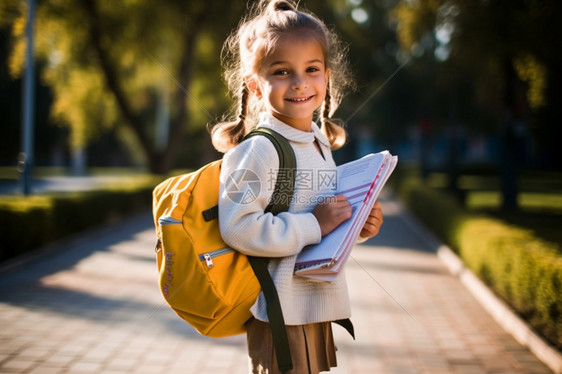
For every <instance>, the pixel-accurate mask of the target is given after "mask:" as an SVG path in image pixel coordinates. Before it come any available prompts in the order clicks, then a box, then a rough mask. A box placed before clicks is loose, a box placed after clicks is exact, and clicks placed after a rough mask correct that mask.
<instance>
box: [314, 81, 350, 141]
mask: <svg viewBox="0 0 562 374" xmlns="http://www.w3.org/2000/svg"><path fill="white" fill-rule="evenodd" d="M331 101H332V95H331V94H330V84H329V83H328V85H327V86H326V97H325V98H324V104H323V106H322V116H321V117H320V123H321V124H322V131H323V132H324V135H326V138H328V140H329V141H330V145H331V146H332V149H338V148H341V147H342V146H343V145H344V144H345V139H346V133H345V130H344V129H343V127H341V126H340V125H338V124H337V123H336V122H334V120H332V119H331V118H330V111H331Z"/></svg>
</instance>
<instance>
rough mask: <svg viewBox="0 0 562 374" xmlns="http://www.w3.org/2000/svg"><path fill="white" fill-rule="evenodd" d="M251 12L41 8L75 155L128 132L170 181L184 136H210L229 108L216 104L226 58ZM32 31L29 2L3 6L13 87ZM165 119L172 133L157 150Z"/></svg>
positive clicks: (147, 6)
mask: <svg viewBox="0 0 562 374" xmlns="http://www.w3.org/2000/svg"><path fill="white" fill-rule="evenodd" d="M243 6H244V4H243V3H242V2H229V3H224V2H222V1H218V0H192V1H188V2H186V1H178V0H171V1H166V2H161V1H155V0H135V1H126V2H119V1H118V2H107V1H97V0H86V1H80V2H74V1H70V0H60V1H48V2H39V3H38V6H37V16H36V22H35V51H36V58H37V60H38V62H39V63H40V66H41V67H42V69H40V73H41V75H42V80H43V82H44V83H45V84H46V85H48V86H49V87H50V88H51V90H52V92H53V96H54V102H53V105H52V107H51V117H52V120H53V121H54V122H56V123H58V124H60V125H63V126H66V127H69V128H70V129H71V132H70V134H71V142H72V145H73V146H74V147H77V148H78V147H83V146H85V145H87V144H88V142H91V141H92V140H94V139H96V138H97V137H99V136H100V135H101V134H103V133H104V132H107V131H109V130H110V129H113V128H115V127H117V126H120V127H123V126H126V127H127V128H128V129H129V131H118V132H115V133H116V134H118V135H119V136H122V137H127V143H128V144H129V145H131V144H132V145H133V147H136V148H138V149H141V150H142V152H143V153H144V159H146V160H147V162H148V166H149V168H150V169H151V170H152V171H158V172H166V171H167V169H169V167H170V166H171V165H172V163H173V160H174V156H176V155H177V152H178V149H179V148H180V144H181V142H182V141H183V140H184V137H183V135H184V134H185V130H186V129H187V128H188V127H190V126H195V127H197V126H198V127H203V126H205V125H206V123H207V122H208V121H210V120H212V119H213V117H214V115H211V114H209V113H220V112H221V111H222V110H223V109H224V108H225V106H226V105H225V104H224V103H225V101H226V97H225V95H224V94H219V95H217V87H218V86H220V82H221V78H220V61H219V55H220V48H221V45H222V40H224V38H225V37H226V34H227V33H228V32H229V31H230V29H231V28H232V27H234V26H235V25H236V23H237V21H238V19H239V17H240V16H241V14H242V11H243V9H244V8H243ZM25 24H26V7H25V3H24V2H20V1H13V0H7V1H6V3H3V5H2V6H1V7H0V27H2V26H4V27H5V26H7V25H10V26H11V30H12V43H11V44H12V46H11V54H10V63H9V65H10V70H11V74H12V75H13V76H14V77H18V76H19V75H20V74H21V72H22V68H23V66H24V59H25V55H24V52H25V45H26V42H27V41H26V37H25ZM192 85H195V86H194V87H192ZM192 90H193V91H195V92H193V94H192V92H191V91H192ZM221 90H223V92H224V86H221V87H219V88H218V91H219V92H220V91H221ZM194 103H196V104H194ZM162 112H165V113H167V118H168V120H169V131H167V132H166V133H167V134H168V136H167V139H164V142H163V143H162V142H160V143H158V142H156V136H155V134H156V130H155V124H156V123H158V121H159V119H158V115H159V113H162ZM202 112H203V115H201V113H202ZM193 114H195V115H193ZM192 116H193V118H192ZM164 121H165V120H164Z"/></svg>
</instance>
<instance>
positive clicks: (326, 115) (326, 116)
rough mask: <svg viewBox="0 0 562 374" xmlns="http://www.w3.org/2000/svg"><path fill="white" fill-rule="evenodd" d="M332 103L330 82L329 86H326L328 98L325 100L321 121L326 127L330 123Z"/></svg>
mask: <svg viewBox="0 0 562 374" xmlns="http://www.w3.org/2000/svg"><path fill="white" fill-rule="evenodd" d="M331 101H332V95H331V94H330V83H329V82H328V84H327V85H326V97H325V98H324V105H323V109H322V117H321V119H320V122H321V123H322V126H324V127H325V126H326V125H327V123H328V122H329V121H330V120H329V119H330V108H331Z"/></svg>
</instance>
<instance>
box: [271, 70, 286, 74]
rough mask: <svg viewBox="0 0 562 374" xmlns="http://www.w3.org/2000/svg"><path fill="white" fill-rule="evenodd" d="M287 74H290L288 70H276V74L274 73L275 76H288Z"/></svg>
mask: <svg viewBox="0 0 562 374" xmlns="http://www.w3.org/2000/svg"><path fill="white" fill-rule="evenodd" d="M287 74H289V72H288V71H287V69H279V70H275V72H274V73H273V75H287Z"/></svg>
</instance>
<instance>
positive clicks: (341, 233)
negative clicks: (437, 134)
mask: <svg viewBox="0 0 562 374" xmlns="http://www.w3.org/2000/svg"><path fill="white" fill-rule="evenodd" d="M397 162H398V157H397V156H393V155H391V154H390V153H389V152H388V151H382V152H379V153H376V154H373V153H371V154H369V155H367V156H364V157H362V158H360V159H357V160H355V161H351V162H348V163H346V164H343V165H340V166H338V168H337V191H336V195H344V196H345V197H346V198H347V201H349V203H350V204H351V206H352V208H353V214H352V217H351V218H350V219H348V220H347V221H345V222H344V223H342V224H341V225H340V226H338V227H337V228H336V229H335V230H334V231H332V232H331V233H330V234H328V235H326V236H325V237H324V238H322V241H321V242H320V243H318V244H315V245H309V246H306V247H304V248H303V250H302V251H301V253H300V254H299V255H298V256H297V262H296V264H295V274H296V275H299V276H303V277H308V278H311V279H316V280H322V281H329V282H333V281H334V280H335V279H336V277H337V276H338V274H339V272H340V271H341V269H342V268H343V266H344V265H345V263H346V261H347V259H348V257H349V254H350V252H351V249H352V248H353V246H354V244H355V242H356V241H357V238H358V237H359V234H360V232H361V229H362V228H363V225H364V224H365V221H366V220H367V217H368V216H369V213H370V212H371V209H372V207H373V205H374V204H375V201H376V199H377V197H378V195H379V193H380V192H381V190H382V188H383V186H384V184H385V183H386V181H387V180H388V177H389V176H390V174H391V173H392V171H393V170H394V168H395V166H396V163H397Z"/></svg>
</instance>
